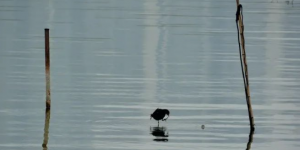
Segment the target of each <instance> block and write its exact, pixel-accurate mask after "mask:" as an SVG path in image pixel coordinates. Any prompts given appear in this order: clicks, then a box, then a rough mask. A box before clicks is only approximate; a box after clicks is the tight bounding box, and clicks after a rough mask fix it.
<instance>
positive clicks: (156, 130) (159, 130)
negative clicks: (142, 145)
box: [150, 127, 169, 142]
mask: <svg viewBox="0 0 300 150" xmlns="http://www.w3.org/2000/svg"><path fill="white" fill-rule="evenodd" d="M150 133H151V134H152V135H153V136H154V137H155V139H153V141H157V142H168V137H169V132H168V131H167V128H166V127H150Z"/></svg>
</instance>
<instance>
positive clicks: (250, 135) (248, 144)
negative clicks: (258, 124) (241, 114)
mask: <svg viewBox="0 0 300 150" xmlns="http://www.w3.org/2000/svg"><path fill="white" fill-rule="evenodd" d="M253 134H254V130H250V133H249V140H248V143H247V148H246V150H250V149H251V144H252V142H253Z"/></svg>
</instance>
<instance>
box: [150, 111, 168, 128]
mask: <svg viewBox="0 0 300 150" xmlns="http://www.w3.org/2000/svg"><path fill="white" fill-rule="evenodd" d="M166 115H168V117H167V118H165V119H164V117H165V116H166ZM169 116H170V111H169V110H168V109H159V108H157V109H156V110H155V111H154V112H153V113H152V114H151V115H150V120H151V119H152V118H154V119H155V120H157V121H158V126H159V120H162V121H166V120H167V119H168V118H169Z"/></svg>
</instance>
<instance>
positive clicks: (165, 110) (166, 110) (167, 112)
mask: <svg viewBox="0 0 300 150" xmlns="http://www.w3.org/2000/svg"><path fill="white" fill-rule="evenodd" d="M164 112H165V114H166V115H168V117H167V118H166V119H164V121H166V120H167V119H168V118H169V116H170V111H169V110H168V109H164Z"/></svg>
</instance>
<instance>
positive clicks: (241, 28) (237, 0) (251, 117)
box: [236, 0, 255, 131]
mask: <svg viewBox="0 0 300 150" xmlns="http://www.w3.org/2000/svg"><path fill="white" fill-rule="evenodd" d="M236 4H237V7H239V5H240V3H239V0H236ZM242 19H243V18H242V16H241V15H240V16H239V22H238V24H239V33H240V39H239V40H240V41H241V45H242V46H241V48H242V50H241V55H242V57H243V58H242V60H243V68H244V69H243V70H242V71H243V72H245V77H243V78H246V79H244V80H246V81H245V82H244V83H245V87H246V101H247V106H248V115H249V121H250V127H251V130H253V131H254V129H255V128H254V117H253V112H252V106H251V97H250V87H249V78H248V65H247V59H246V50H245V39H244V24H243V21H242Z"/></svg>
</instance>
